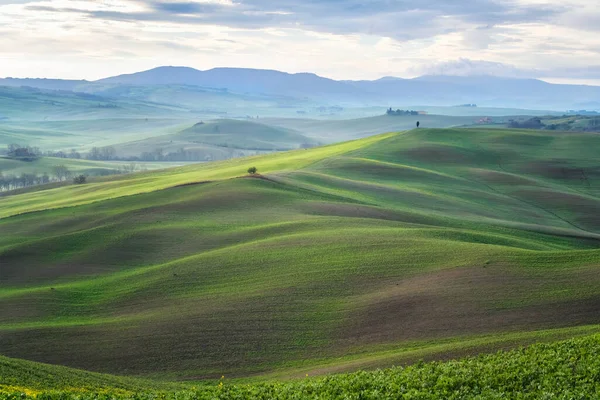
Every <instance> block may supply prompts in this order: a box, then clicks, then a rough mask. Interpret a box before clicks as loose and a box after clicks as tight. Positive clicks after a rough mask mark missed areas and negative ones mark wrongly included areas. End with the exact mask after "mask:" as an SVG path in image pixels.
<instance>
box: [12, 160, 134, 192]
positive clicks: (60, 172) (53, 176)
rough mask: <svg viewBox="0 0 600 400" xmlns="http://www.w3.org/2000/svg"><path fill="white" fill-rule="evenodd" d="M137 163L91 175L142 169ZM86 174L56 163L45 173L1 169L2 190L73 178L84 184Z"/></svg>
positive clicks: (115, 173)
mask: <svg viewBox="0 0 600 400" xmlns="http://www.w3.org/2000/svg"><path fill="white" fill-rule="evenodd" d="M142 170H144V168H141V167H140V166H139V165H138V164H136V163H131V164H128V165H121V166H119V167H118V168H114V169H100V170H97V171H94V172H92V173H91V175H96V176H104V175H117V174H129V173H133V172H136V171H142ZM87 176H88V175H86V174H82V173H79V172H75V171H72V170H70V169H69V168H68V167H67V166H65V165H55V166H53V167H52V168H51V169H50V171H48V172H44V173H43V174H41V175H40V174H35V173H22V174H20V175H4V174H2V172H1V171H0V192H6V191H9V190H15V189H22V188H26V187H30V186H36V185H44V184H47V183H53V182H66V181H68V180H71V179H72V180H73V183H76V184H82V183H85V182H86V181H87Z"/></svg>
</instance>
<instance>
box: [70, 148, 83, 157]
mask: <svg viewBox="0 0 600 400" xmlns="http://www.w3.org/2000/svg"><path fill="white" fill-rule="evenodd" d="M69 158H75V159H80V158H81V154H79V152H78V151H77V150H75V149H71V152H70V153H69Z"/></svg>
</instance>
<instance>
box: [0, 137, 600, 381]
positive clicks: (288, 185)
mask: <svg viewBox="0 0 600 400" xmlns="http://www.w3.org/2000/svg"><path fill="white" fill-rule="evenodd" d="M599 145H600V136H598V135H594V134H576V133H573V134H568V135H565V134H560V133H553V132H548V131H527V130H502V129H418V130H412V131H408V132H404V133H389V134H383V135H379V136H374V137H369V138H366V139H360V140H356V141H352V142H346V143H341V144H336V145H330V146H326V147H319V148H314V149H309V150H296V151H291V152H286V153H276V154H269V155H263V156H256V157H252V158H245V159H235V160H229V161H223V162H216V163H208V164H202V165H191V166H184V167H178V168H174V169H169V170H163V171H154V172H146V173H140V174H134V175H127V176H119V177H117V178H111V179H109V178H104V179H102V180H98V181H95V182H92V183H90V184H87V185H79V186H68V187H62V188H57V189H49V190H43V191H37V192H35V191H34V192H30V193H25V194H19V195H14V196H9V197H6V198H1V199H0V260H1V261H2V263H3V267H2V285H1V286H0V349H2V350H1V352H2V354H3V355H5V356H8V357H15V358H21V359H27V360H32V361H39V362H46V363H50V364H60V365H65V366H70V367H75V368H81V369H85V370H89V371H97V372H103V373H114V374H120V375H129V376H136V377H144V378H155V379H158V380H179V379H187V380H202V379H218V378H219V377H220V376H222V375H226V376H227V377H238V378H244V377H252V379H259V378H262V379H274V378H277V379H283V378H291V377H299V376H304V375H305V374H307V373H308V374H309V375H312V374H324V373H329V372H342V371H353V370H357V369H361V368H374V367H387V366H391V365H393V364H403V363H410V362H414V361H416V360H418V359H421V358H424V359H439V358H447V357H454V356H456V355H463V354H472V353H478V352H485V351H491V350H494V349H498V348H506V347H514V346H516V345H519V344H523V343H531V342H536V341H540V340H544V341H548V340H555V339H560V338H568V337H572V336H578V335H584V334H592V333H595V332H600V326H599V325H598V324H600V315H598V313H597V310H598V306H600V291H599V289H598V288H599V287H600V286H599V283H600V275H599V274H598V268H599V267H600V249H599V246H598V244H599V243H600V242H599V239H600V198H599V196H600V184H599V183H598V182H599V181H598V179H599V178H600V167H599V166H598V163H597V151H596V149H597V148H598V146H599ZM250 166H256V167H257V168H258V171H259V173H260V174H261V175H259V176H254V177H248V176H246V173H245V171H246V170H247V169H248V167H250ZM594 340H597V339H594ZM586 343H587V342H586ZM594 343H595V342H594ZM548 351H550V350H548ZM466 363H467V365H468V364H469V363H470V362H469V361H467V362H466ZM490 365H492V364H490ZM509 365H510V363H509ZM440 368H441V367H440ZM425 370H426V369H425ZM425 370H423V371H425ZM415 373H418V371H417V372H415ZM357 376H361V375H360V374H359V375H357ZM325 379H333V380H335V379H337V378H325ZM382 379H383V378H382ZM423 379H426V378H423ZM315 382H324V381H315ZM390 382H391V380H390ZM314 384H315V385H318V383H314ZM298 385H302V384H298ZM296 388H297V389H298V390H300V389H299V388H300V386H297V387H296ZM282 390H283V389H282ZM302 390H304V389H302ZM307 390H308V389H307Z"/></svg>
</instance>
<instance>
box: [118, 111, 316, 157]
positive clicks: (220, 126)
mask: <svg viewBox="0 0 600 400" xmlns="http://www.w3.org/2000/svg"><path fill="white" fill-rule="evenodd" d="M317 144H318V142H317V141H316V140H315V139H311V138H308V137H306V136H304V135H301V134H300V133H297V132H295V131H293V130H291V129H286V128H278V127H273V126H269V125H264V124H262V123H258V122H254V121H238V120H227V119H225V120H214V121H209V122H206V123H204V122H198V123H196V124H194V125H193V126H190V127H187V128H186V129H183V130H181V131H180V132H177V133H174V134H169V135H163V136H155V137H151V138H147V139H143V140H137V141H133V142H129V143H123V144H121V145H118V146H116V149H117V152H118V153H119V154H120V155H125V156H134V155H135V156H139V155H140V154H142V153H144V152H150V153H152V152H154V151H156V150H157V149H161V150H162V151H163V153H172V152H177V151H178V150H180V149H184V150H186V151H188V152H192V153H194V154H195V155H196V159H198V160H202V161H204V160H222V159H228V158H233V157H240V156H245V155H254V154H256V153H264V152H272V151H281V150H291V149H297V148H300V147H314V146H316V145H317Z"/></svg>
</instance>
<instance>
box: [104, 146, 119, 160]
mask: <svg viewBox="0 0 600 400" xmlns="http://www.w3.org/2000/svg"><path fill="white" fill-rule="evenodd" d="M100 154H101V157H102V159H103V160H112V159H113V158H114V157H115V155H116V154H117V151H116V150H115V148H114V147H112V146H108V147H103V148H101V149H100Z"/></svg>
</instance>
